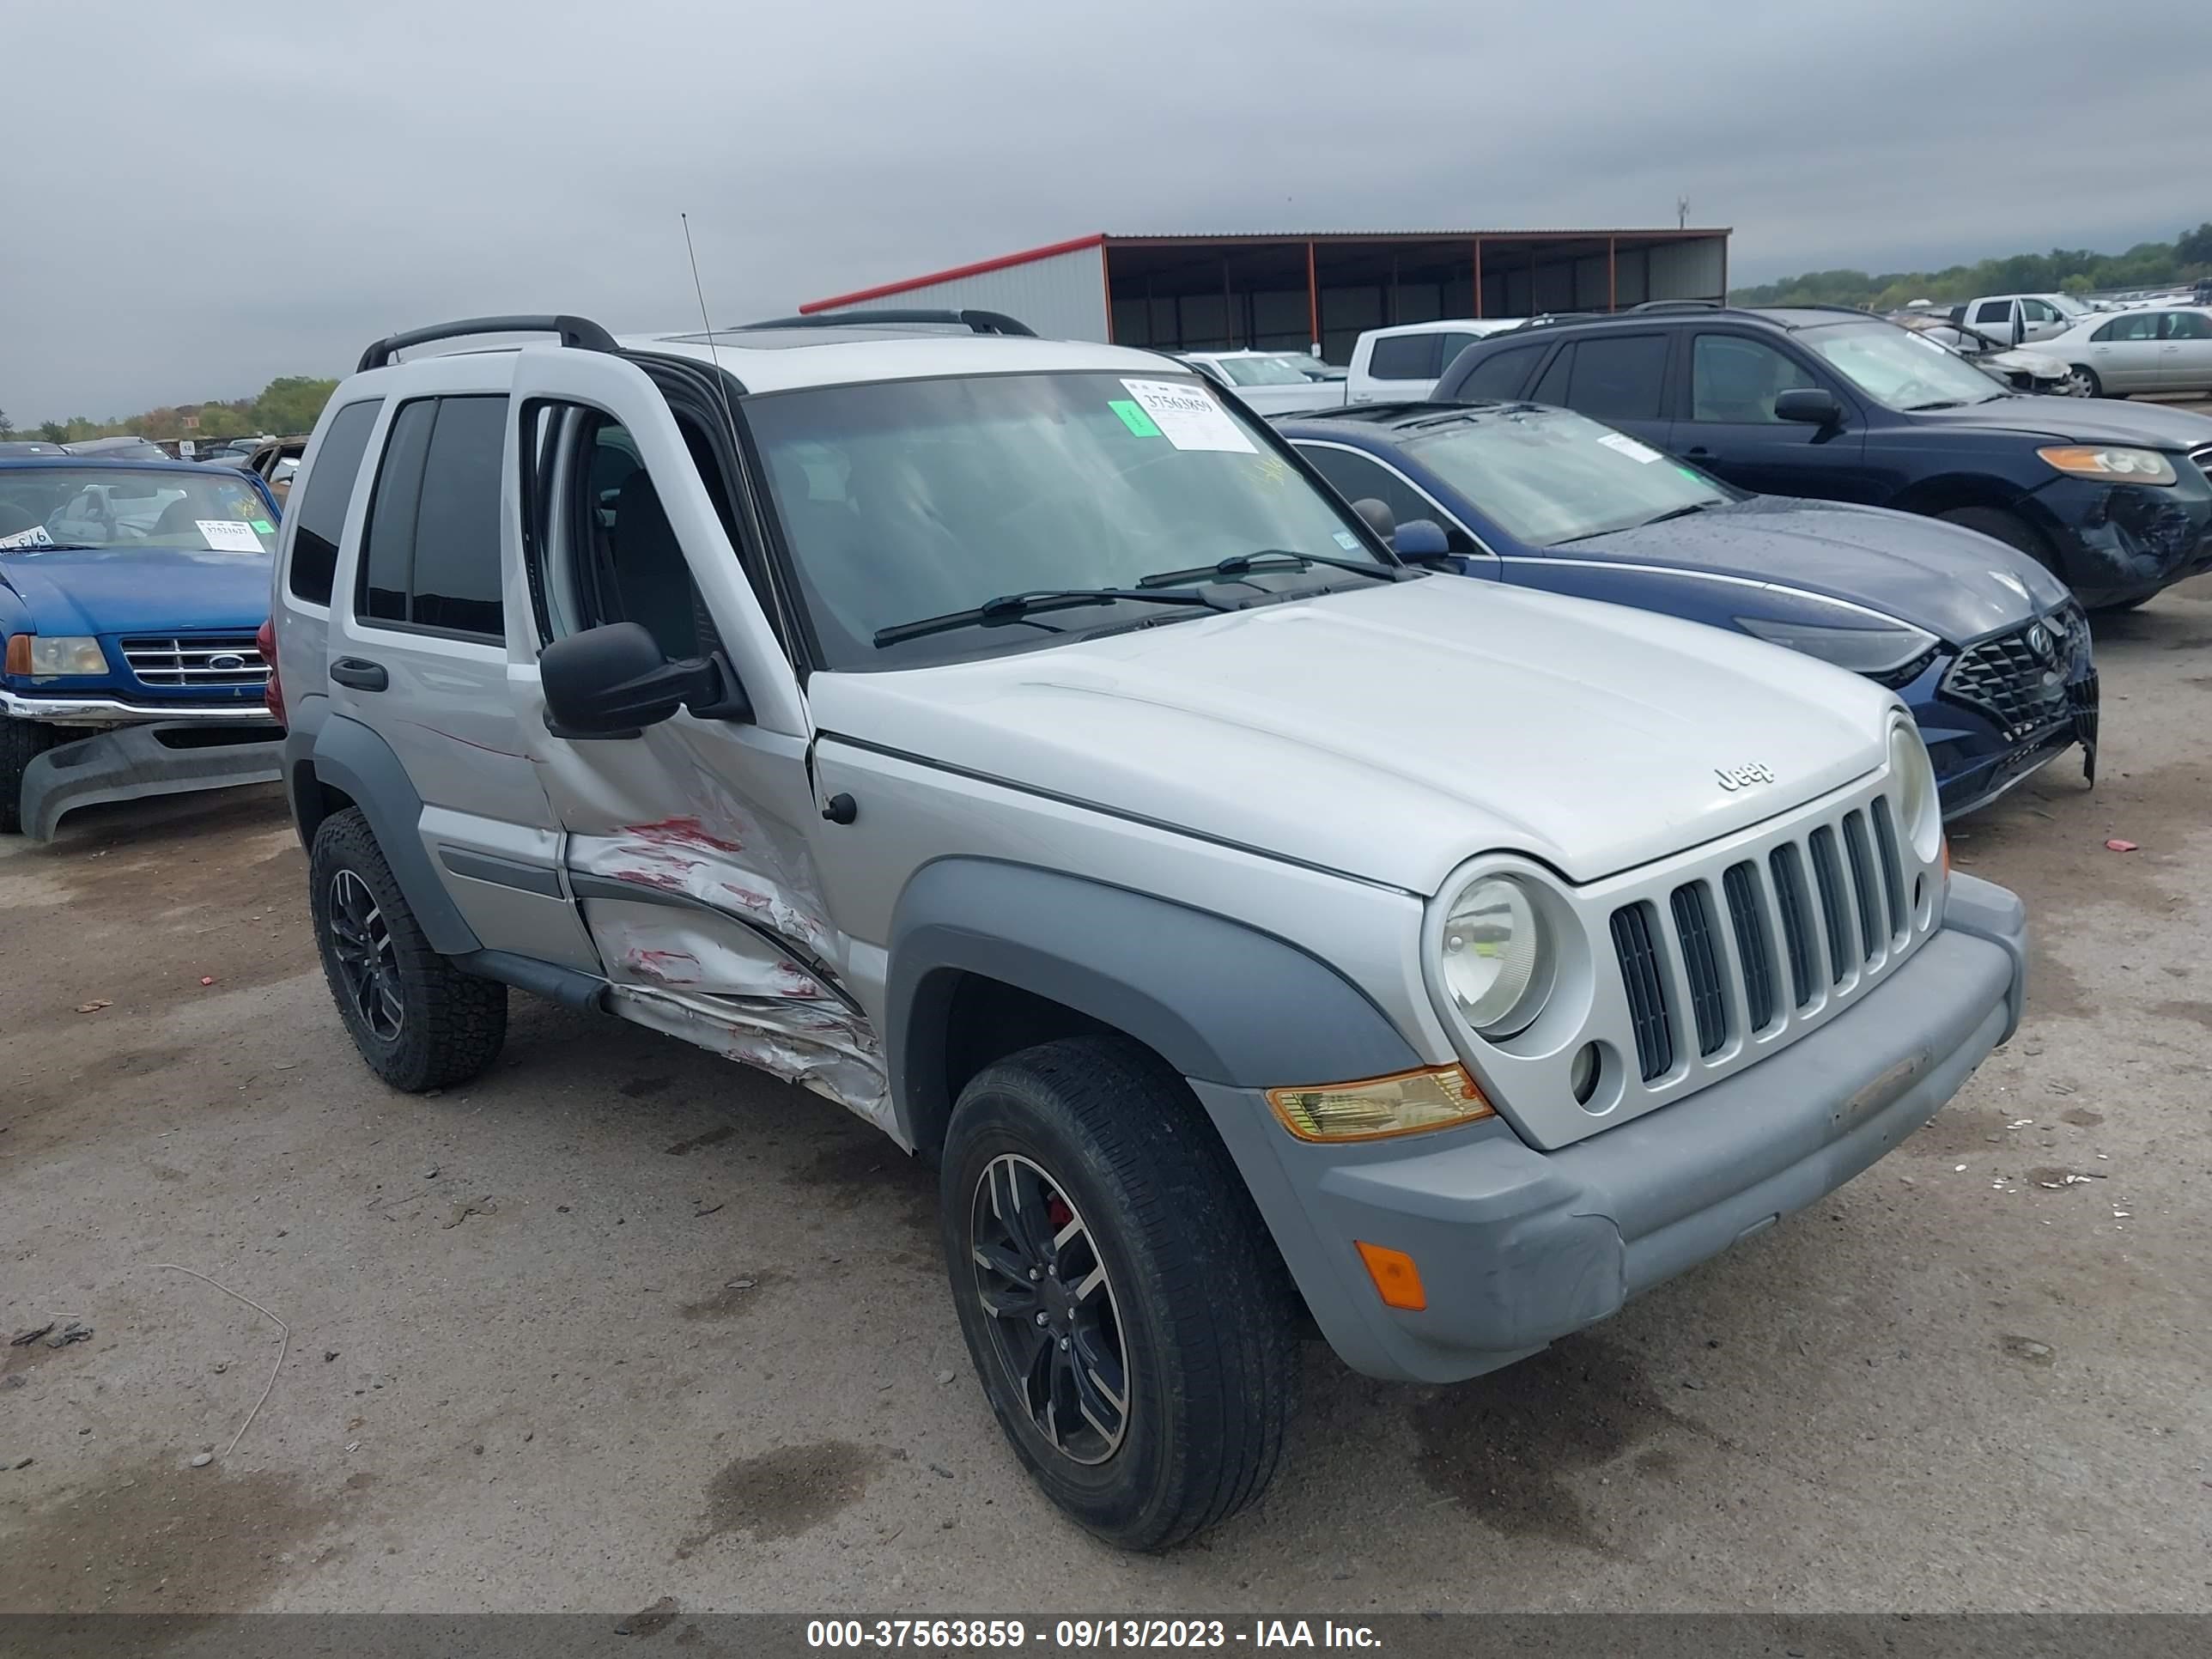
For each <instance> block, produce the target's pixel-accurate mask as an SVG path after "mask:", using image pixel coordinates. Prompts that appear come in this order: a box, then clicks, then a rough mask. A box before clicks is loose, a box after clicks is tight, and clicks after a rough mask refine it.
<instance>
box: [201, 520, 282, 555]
mask: <svg viewBox="0 0 2212 1659" xmlns="http://www.w3.org/2000/svg"><path fill="white" fill-rule="evenodd" d="M192 522H193V523H195V524H197V525H198V526H199V527H200V539H201V540H202V541H204V542H205V543H206V544H208V549H209V550H210V552H215V553H264V552H266V551H267V549H266V548H264V547H263V546H262V545H261V538H260V537H258V536H257V535H255V534H254V533H253V526H252V525H250V524H248V523H247V522H246V520H243V519H195V520H193V521H192Z"/></svg>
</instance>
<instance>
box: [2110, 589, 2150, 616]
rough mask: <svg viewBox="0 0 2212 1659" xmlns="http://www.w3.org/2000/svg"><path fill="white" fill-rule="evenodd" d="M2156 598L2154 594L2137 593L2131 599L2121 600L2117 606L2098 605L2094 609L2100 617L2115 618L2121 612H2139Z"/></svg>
mask: <svg viewBox="0 0 2212 1659" xmlns="http://www.w3.org/2000/svg"><path fill="white" fill-rule="evenodd" d="M2157 597H2158V595H2157V594H2155V593H2138V594H2136V597H2135V598H2133V599H2122V600H2121V601H2120V602H2119V603H2118V605H2099V606H2097V607H2096V611H2097V614H2098V615H2099V616H2100V617H2117V616H2118V615H2119V614H2120V612H2121V611H2140V610H2141V609H2142V607H2143V606H2145V605H2148V604H2149V603H2150V602H2151V601H2152V600H2153V599H2156V598H2157Z"/></svg>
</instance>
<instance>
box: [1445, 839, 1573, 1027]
mask: <svg viewBox="0 0 2212 1659" xmlns="http://www.w3.org/2000/svg"><path fill="white" fill-rule="evenodd" d="M1550 955H1551V953H1550V950H1549V946H1548V943H1547V940H1546V939H1545V937H1544V924H1543V921H1542V919H1541V917H1540V916H1539V915H1537V912H1536V907H1535V905H1534V902H1531V900H1530V899H1529V896H1528V892H1527V891H1526V890H1524V889H1523V888H1522V885H1521V884H1520V883H1519V882H1517V881H1515V880H1514V879H1513V878H1511V877H1510V876H1486V877H1484V878H1482V879H1481V880H1480V881H1475V882H1470V883H1469V884H1468V885H1467V887H1466V888H1465V890H1462V892H1461V894H1460V896H1458V897H1457V898H1456V899H1455V900H1454V901H1453V902H1452V907H1451V908H1450V910H1449V911H1448V912H1447V913H1446V914H1445V916H1444V931H1443V982H1444V988H1445V990H1446V991H1448V992H1449V994H1450V995H1451V1000H1452V1002H1453V1005H1454V1006H1455V1007H1457V1008H1458V1010H1459V1012H1460V1017H1461V1018H1463V1019H1465V1020H1466V1021H1467V1023H1468V1024H1469V1025H1472V1026H1473V1027H1474V1029H1475V1030H1478V1031H1480V1032H1481V1033H1482V1034H1483V1035H1484V1036H1511V1035H1512V1034H1513V1033H1514V1032H1516V1031H1518V1030H1522V1029H1524V1028H1525V1027H1526V1026H1527V1025H1528V1024H1529V1022H1530V1021H1532V1020H1534V1018H1536V1014H1537V1012H1538V1011H1539V1010H1540V1009H1541V1007H1542V1006H1543V1004H1544V995H1545V993H1546V992H1547V990H1548V989H1549V988H1550V984H1551V971H1550V967H1551V963H1550Z"/></svg>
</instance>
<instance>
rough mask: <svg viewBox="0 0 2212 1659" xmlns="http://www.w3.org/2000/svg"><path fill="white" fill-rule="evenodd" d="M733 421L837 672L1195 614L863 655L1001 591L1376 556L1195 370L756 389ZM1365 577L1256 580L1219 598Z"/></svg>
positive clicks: (1043, 626) (1109, 607) (1060, 613)
mask: <svg viewBox="0 0 2212 1659" xmlns="http://www.w3.org/2000/svg"><path fill="white" fill-rule="evenodd" d="M743 412H744V417H745V420H746V422H747V423H748V424H749V425H750V429H751V433H752V436H753V439H754V441H755V444H756V446H757V450H758V453H759V454H760V458H761V460H762V462H763V467H764V470H765V471H766V473H767V476H768V479H769V489H770V493H771V495H772V496H773V498H774V501H775V508H776V513H777V517H778V519H779V520H780V522H781V530H782V534H783V541H784V544H785V545H786V547H787V550H788V551H789V555H790V560H791V563H792V566H793V573H794V574H795V576H796V578H797V584H798V587H799V594H800V596H801V598H802V599H803V600H804V603H805V608H806V611H807V613H808V618H809V620H810V621H811V624H812V628H813V632H814V635H815V637H816V642H817V648H818V653H819V657H820V659H821V660H822V661H823V663H824V664H825V665H827V666H829V667H832V668H851V669H866V668H884V667H901V666H905V665H909V664H912V663H915V662H923V661H932V660H943V659H946V658H948V657H959V656H974V655H979V654H982V653H989V652H994V651H1001V650H1006V649H1011V648H1018V647H1024V646H1031V647H1033V646H1036V645H1039V644H1045V643H1049V642H1051V641H1054V640H1055V639H1060V638H1067V637H1074V636H1076V635H1079V634H1081V633H1084V632H1085V631H1088V630H1092V629H1098V628H1105V627H1115V626H1120V625H1124V624H1129V623H1151V622H1159V621H1165V620H1169V619H1170V618H1172V617H1184V616H1190V615H1204V614H1206V612H1204V611H1198V610H1195V609H1193V608H1182V609H1173V610H1170V609H1169V608H1167V607H1165V606H1160V605H1153V604H1152V603H1150V602H1144V601H1106V602H1099V603H1097V604H1095V605H1085V606H1084V607H1081V608H1074V609H1068V610H1056V611H1049V612H1031V613H1030V615H1029V616H1028V617H1025V618H1023V619H1021V620H1019V621H1013V620H1008V621H1006V622H1005V623H989V624H986V625H981V626H975V627H967V628H963V629H956V630H951V631H946V632H942V633H937V634H933V635H927V636H926V637H921V638H915V639H909V640H905V641H891V642H887V643H885V644H884V645H881V646H879V645H878V644H877V642H876V636H877V635H878V631H879V630H883V629H891V628H894V627H895V626H896V625H897V624H900V623H908V622H915V621H920V620H922V619H925V618H930V617H942V616H948V615H951V614H952V613H955V612H959V611H967V610H970V609H972V608H974V607H976V606H980V605H983V604H984V603H985V602H986V601H987V600H990V599H996V598H1000V597H1004V596H1007V595H1012V594H1021V593H1027V592H1036V591H1038V590H1044V589H1065V588H1097V587H1123V588H1126V587H1129V586H1133V585H1135V584H1137V583H1139V581H1140V580H1142V579H1144V578H1146V577H1148V576H1161V575H1164V574H1170V573H1181V572H1188V571H1190V570H1193V569H1195V568H1206V569H1209V570H1210V568H1211V567H1212V566H1213V565H1214V564H1216V563H1217V562H1219V561H1221V560H1223V559H1226V558H1230V557H1232V556H1249V555H1254V554H1259V553H1264V552H1269V551H1273V550H1284V551H1288V552H1291V553H1311V554H1318V555H1321V556H1328V557H1334V558H1340V559H1353V560H1358V561H1359V562H1361V563H1362V564H1363V565H1364V564H1368V563H1379V561H1377V560H1376V558H1375V556H1374V555H1373V554H1372V553H1371V552H1370V551H1369V550H1368V548H1369V544H1368V541H1367V539H1366V538H1365V537H1364V535H1363V534H1362V533H1361V527H1360V526H1358V521H1357V520H1356V519H1354V518H1353V517H1352V514H1351V513H1350V512H1349V511H1348V509H1346V507H1343V506H1341V505H1340V503H1338V502H1337V501H1334V500H1333V499H1332V498H1330V497H1329V496H1328V495H1325V494H1323V493H1322V491H1320V490H1318V489H1316V488H1315V487H1314V486H1313V485H1312V484H1311V483H1310V482H1308V480H1307V479H1306V477H1305V476H1304V474H1303V473H1302V472H1300V471H1298V470H1297V468H1296V467H1295V466H1293V465H1291V463H1290V461H1289V460H1288V459H1285V457H1284V456H1283V455H1281V454H1280V453H1278V451H1277V450H1276V448H1275V447H1274V444H1273V441H1272V438H1271V435H1269V433H1268V431H1267V428H1265V427H1264V426H1262V425H1261V424H1259V423H1257V422H1253V421H1250V420H1249V419H1247V418H1246V417H1245V416H1243V414H1242V413H1240V412H1238V411H1235V410H1231V409H1229V408H1228V407H1227V406H1226V405H1225V404H1223V403H1222V402H1221V401H1220V400H1219V399H1218V398H1217V397H1216V396H1215V394H1214V393H1213V392H1212V391H1211V390H1210V389H1209V388H1208V387H1207V386H1206V383H1205V382H1204V381H1202V380H1198V379H1196V378H1194V377H1191V376H1182V377H1179V378H1175V379H1168V378H1164V377H1163V378H1148V377H1144V376H1127V377H1125V376H1121V375H1116V374H1105V373H1072V374H1006V375H991V376H975V377H970V378H962V379H947V380H893V381H885V382H881V383H877V384H871V385H860V386H821V387H815V388H811V389H809V390H806V391H799V392H778V393H773V394H767V395H762V396H758V397H755V398H749V399H747V400H746V403H745V404H744V410H743ZM1368 580H1371V579H1369V578H1364V577H1359V576H1354V575H1352V574H1349V573H1346V572H1341V571H1334V570H1331V569H1330V568H1327V567H1322V566H1316V567H1313V568H1308V569H1304V570H1300V569H1297V568H1289V569H1281V570H1276V569H1269V570H1266V571H1264V572H1258V573H1255V574H1252V575H1251V577H1250V578H1249V582H1241V583H1240V585H1239V586H1238V587H1237V589H1236V590H1235V591H1234V592H1232V593H1231V595H1229V596H1228V597H1229V598H1230V599H1231V602H1233V601H1234V600H1236V599H1244V598H1248V597H1249V598H1251V599H1262V598H1264V597H1265V595H1266V594H1267V592H1298V591H1310V590H1311V589H1313V588H1315V587H1317V586H1344V585H1361V586H1364V585H1365V583H1366V582H1367V581H1368ZM1181 585H1183V586H1187V584H1181Z"/></svg>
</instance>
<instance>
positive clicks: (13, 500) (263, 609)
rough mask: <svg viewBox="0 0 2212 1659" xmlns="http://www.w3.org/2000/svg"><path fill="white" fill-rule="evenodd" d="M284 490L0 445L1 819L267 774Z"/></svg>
mask: <svg viewBox="0 0 2212 1659" xmlns="http://www.w3.org/2000/svg"><path fill="white" fill-rule="evenodd" d="M276 517H277V512H276V501H275V500H274V499H273V498H272V497H271V496H270V494H269V492H268V489H267V488H266V486H264V484H263V483H261V481H260V480H259V479H258V478H255V477H251V476H249V475H247V474H246V473H243V472H237V471H230V470H228V469H217V468H212V467H205V466H197V465H191V464H188V463H185V462H174V461H167V462H152V461H100V460H88V459H82V458H79V457H76V456H67V455H64V456H57V457H46V456H37V457H31V458H27V459H0V641H4V642H5V654H4V656H0V833H4V834H15V833H24V834H28V835H30V836H34V837H38V838H40V839H43V838H45V837H46V836H51V835H52V834H53V832H54V829H55V826H56V825H57V824H58V823H59V822H60V820H61V818H62V817H63V815H64V814H65V813H67V812H70V811H75V810H76V808H78V807H81V806H90V805H95V804H97V803H100V802H103V801H116V800H130V799H137V798H140V797H144V796H150V795H170V794H177V793H183V792H185V791H189V790H197V789H219V788H222V787H228V786H229V785H233V784H241V783H258V782H264V781H269V780H271V779H274V778H276V777H277V776H278V775H279V774H280V770H281V767H280V750H279V747H278V739H280V738H282V737H283V732H282V731H281V730H279V728H278V726H277V723H276V719H275V717H274V716H273V715H272V714H271V713H270V709H269V708H268V706H267V704H266V703H265V702H264V696H263V688H264V684H265V683H266V681H267V679H268V678H269V669H268V665H267V663H266V661H265V660H264V656H263V653H262V648H261V645H260V643H259V641H258V632H259V630H260V629H261V628H262V627H263V625H264V623H266V622H267V621H268V618H269V579H270V565H271V559H272V556H273V554H274V552H275V549H276Z"/></svg>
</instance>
